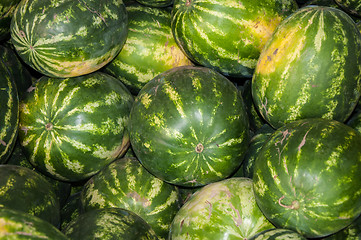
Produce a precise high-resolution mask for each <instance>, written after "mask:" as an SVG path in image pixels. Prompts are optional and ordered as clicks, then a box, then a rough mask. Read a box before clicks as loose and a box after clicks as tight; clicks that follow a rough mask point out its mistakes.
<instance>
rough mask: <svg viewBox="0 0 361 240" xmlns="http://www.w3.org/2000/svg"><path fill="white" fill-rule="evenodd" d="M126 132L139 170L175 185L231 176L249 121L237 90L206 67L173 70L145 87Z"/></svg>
mask: <svg viewBox="0 0 361 240" xmlns="http://www.w3.org/2000/svg"><path fill="white" fill-rule="evenodd" d="M129 131H130V139H131V145H132V148H133V151H134V153H135V154H136V156H137V157H138V159H139V161H140V162H141V163H142V164H143V166H145V168H146V169H148V170H149V171H150V172H151V173H152V174H154V175H155V176H157V177H159V178H160V179H162V180H164V181H167V182H169V183H172V184H176V185H179V186H201V185H205V184H208V183H210V182H215V181H218V180H222V179H223V178H226V177H228V176H230V175H231V173H232V172H233V171H235V170H236V168H237V167H239V166H240V165H241V161H242V158H243V156H244V154H245V150H246V148H247V145H248V141H249V122H248V116H247V113H246V109H245V104H244V102H243V99H242V98H241V96H240V94H239V93H238V90H237V88H236V87H235V86H234V85H233V83H232V82H231V81H229V80H228V79H227V78H225V77H224V76H222V75H221V74H219V73H217V72H216V71H214V70H212V69H209V68H205V67H193V66H183V67H177V68H173V69H171V70H168V71H166V72H163V73H161V74H160V75H158V76H157V77H155V78H154V79H153V80H151V81H150V82H148V83H147V84H146V85H145V86H144V87H143V88H142V90H141V91H140V92H139V94H138V96H137V98H136V100H135V102H134V105H133V107H132V110H131V114H130V122H129Z"/></svg>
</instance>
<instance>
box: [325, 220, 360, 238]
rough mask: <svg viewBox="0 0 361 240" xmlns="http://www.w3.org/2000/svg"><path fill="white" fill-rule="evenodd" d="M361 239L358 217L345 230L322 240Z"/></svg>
mask: <svg viewBox="0 0 361 240" xmlns="http://www.w3.org/2000/svg"><path fill="white" fill-rule="evenodd" d="M360 239H361V217H358V218H357V219H356V220H355V221H353V222H352V223H351V224H350V225H348V226H347V227H346V228H344V229H342V230H341V231H338V232H336V233H335V234H332V235H330V236H327V237H325V238H322V240H360Z"/></svg>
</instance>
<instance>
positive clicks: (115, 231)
mask: <svg viewBox="0 0 361 240" xmlns="http://www.w3.org/2000/svg"><path fill="white" fill-rule="evenodd" d="M63 233H64V234H65V235H66V236H67V237H68V238H69V239H70V240H72V239H73V240H79V239H82V240H96V239H97V240H113V239H127V240H158V238H157V236H156V234H155V232H154V230H153V229H152V228H151V227H150V226H149V224H148V223H147V222H146V221H144V220H143V219H142V218H141V217H139V216H138V215H137V214H135V213H133V212H131V211H128V210H126V209H122V208H107V209H95V210H92V211H89V212H85V213H83V214H81V215H79V217H78V218H76V219H75V220H73V221H72V222H70V223H69V225H68V226H67V227H66V229H64V230H63Z"/></svg>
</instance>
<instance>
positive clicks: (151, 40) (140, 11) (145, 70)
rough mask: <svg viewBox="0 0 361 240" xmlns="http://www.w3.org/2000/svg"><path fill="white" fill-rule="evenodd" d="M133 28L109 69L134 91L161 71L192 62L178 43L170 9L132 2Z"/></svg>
mask: <svg viewBox="0 0 361 240" xmlns="http://www.w3.org/2000/svg"><path fill="white" fill-rule="evenodd" d="M126 10H127V12H128V16H129V24H128V26H129V32H128V37H127V41H126V43H125V45H124V47H123V48H122V51H121V52H120V53H119V54H118V55H117V56H116V58H115V59H114V60H112V61H111V62H110V63H109V64H108V65H107V66H106V67H105V69H104V70H105V72H107V73H109V74H111V75H113V76H115V77H116V78H118V79H119V80H121V81H122V82H123V83H124V84H125V85H126V86H127V87H128V89H129V90H130V91H131V92H132V93H133V94H135V95H136V94H138V92H139V90H140V89H141V88H142V87H143V86H144V85H145V84H146V83H147V82H149V81H150V80H152V79H153V78H154V77H155V76H157V75H158V74H160V73H162V72H164V71H166V70H168V69H171V68H173V67H176V66H182V65H191V62H190V60H189V59H188V58H187V57H186V56H185V55H184V53H183V52H182V51H181V50H180V49H179V47H178V45H177V44H176V43H175V41H174V38H173V36H172V30H171V14H170V11H169V10H167V9H163V8H154V7H153V8H152V7H146V6H143V5H140V4H136V3H133V4H128V5H127V6H126Z"/></svg>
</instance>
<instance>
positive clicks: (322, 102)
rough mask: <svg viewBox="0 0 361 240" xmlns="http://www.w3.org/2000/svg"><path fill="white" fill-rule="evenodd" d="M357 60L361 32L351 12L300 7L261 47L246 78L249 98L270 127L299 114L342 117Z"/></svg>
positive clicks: (355, 86)
mask: <svg viewBox="0 0 361 240" xmlns="http://www.w3.org/2000/svg"><path fill="white" fill-rule="evenodd" d="M291 39H292V40H291ZM291 43H292V44H291ZM360 65H361V35H360V32H359V31H358V29H357V27H356V25H355V23H354V21H353V20H352V19H351V17H350V16H349V15H348V14H346V13H345V12H343V11H341V10H338V9H335V8H330V7H324V6H313V7H304V8H302V9H300V10H299V11H297V12H295V13H294V14H292V15H291V16H289V18H287V20H285V21H283V22H282V23H281V24H280V25H279V26H278V28H277V30H276V31H275V32H274V34H273V36H272V38H271V39H270V41H269V42H268V43H267V44H266V46H265V48H264V49H263V51H262V53H261V56H260V58H259V61H258V64H257V67H256V69H255V74H254V76H253V79H252V96H253V100H254V103H255V105H256V107H257V109H258V111H259V112H260V113H261V115H262V116H263V118H264V119H265V120H266V121H267V122H268V123H269V124H270V125H272V126H273V127H274V128H279V127H281V126H282V125H284V124H285V123H288V122H291V121H294V120H298V119H304V118H326V119H334V120H338V121H340V122H344V121H345V120H346V119H347V118H348V117H349V116H350V114H351V113H352V111H353V109H354V108H355V106H356V104H357V102H358V100H359V98H360V93H361V74H360V73H361V68H360V67H359V66H360Z"/></svg>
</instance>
